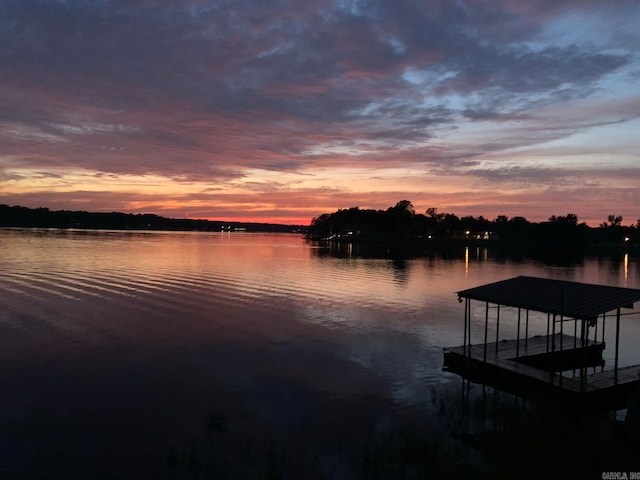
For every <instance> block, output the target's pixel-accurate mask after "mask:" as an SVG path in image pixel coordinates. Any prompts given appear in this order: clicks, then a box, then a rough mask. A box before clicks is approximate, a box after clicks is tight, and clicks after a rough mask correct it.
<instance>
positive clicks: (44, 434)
mask: <svg viewBox="0 0 640 480" xmlns="http://www.w3.org/2000/svg"><path fill="white" fill-rule="evenodd" d="M0 265H1V266H2V275H1V276H0V381H1V385H2V396H1V397H0V406H1V410H0V469H1V470H0V473H4V474H5V476H8V477H14V476H16V477H24V478H55V477H61V478H62V477H66V478H91V477H96V478H141V477H143V478H147V477H148V478H191V477H197V476H198V475H201V474H202V472H208V473H209V474H210V475H212V477H211V478H235V476H236V475H238V476H240V478H264V477H265V475H266V476H268V475H267V474H273V475H272V477H278V476H282V477H286V475H285V473H287V472H299V473H300V478H312V477H315V478H358V477H359V476H360V474H361V473H362V472H365V473H366V472H369V471H370V470H367V469H368V468H369V469H371V468H373V467H371V465H372V464H371V462H370V461H369V460H368V458H369V457H368V456H367V455H369V456H371V455H373V453H371V449H374V450H375V445H376V443H375V442H376V439H377V438H380V435H384V434H385V432H389V431H392V430H393V429H394V428H396V427H397V425H399V424H401V423H403V422H405V423H407V424H414V425H415V424H416V422H419V424H420V425H421V426H422V427H421V428H423V429H426V430H428V431H430V432H431V433H432V434H433V435H434V436H436V437H444V436H446V433H447V422H446V421H445V420H443V419H442V415H441V411H442V405H441V403H442V402H441V401H440V402H439V401H436V397H438V396H439V397H438V398H449V397H447V395H448V394H449V393H447V392H454V391H457V389H458V388H459V386H460V379H459V378H457V377H456V376H454V375H451V374H448V373H445V372H443V371H442V347H443V346H451V345H457V344H460V343H461V341H462V321H463V305H462V304H459V303H458V302H457V301H456V296H455V292H456V291H458V290H462V289H465V288H469V287H472V286H476V285H479V284H482V283H488V282H492V281H496V280H501V279H504V278H508V277H512V276H516V275H533V276H543V277H551V278H557V279H568V280H575V281H581V282H590V283H601V284H607V285H616V286H627V287H632V288H640V268H639V260H638V258H634V257H629V256H625V257H621V258H615V259H586V260H585V261H584V262H582V263H580V264H579V265H576V266H571V267H554V266H548V265H544V264H541V263H536V262H533V261H525V262H522V261H519V262H513V261H509V260H496V259H494V258H492V256H491V254H490V253H489V252H487V251H486V250H484V249H475V248H474V249H472V250H470V251H469V250H466V251H465V250H464V249H461V250H460V251H450V252H447V253H446V254H444V253H443V254H435V253H434V254H433V255H430V256H429V257H425V258H418V259H412V260H406V261H392V260H384V259H364V258H355V257H353V256H352V257H349V255H348V251H347V252H346V254H345V255H343V256H341V258H336V257H335V256H332V255H330V253H329V252H327V251H326V250H325V249H323V248H320V247H318V246H314V245H310V244H308V243H305V242H304V240H303V239H302V238H301V237H300V236H294V235H283V234H276V235H264V234H261V235H257V234H242V233H231V234H229V233H211V234H206V233H155V232H154V233H151V232H149V233H146V232H136V233H129V232H108V231H100V232H91V231H58V230H0ZM480 310H482V312H481V311H480ZM636 310H637V307H636ZM475 314H476V317H477V318H476V319H475V320H474V322H475V325H474V326H473V327H472V330H473V331H474V332H475V334H479V333H480V329H481V325H482V322H483V317H482V315H483V308H482V307H481V306H478V311H476V312H475ZM634 319H635V321H634ZM637 319H638V316H637V315H635V316H630V317H624V319H623V322H622V323H623V329H624V330H623V332H624V334H623V336H622V346H621V348H622V351H623V356H622V364H630V363H640V358H639V357H640V353H638V351H637V350H638V349H637V347H636V345H637V344H638V341H639V340H640V327H638V324H640V322H637ZM545 327H546V323H544V322H543V321H540V322H539V324H538V323H536V320H535V319H533V321H532V326H531V330H532V333H543V330H544V328H545ZM536 329H538V330H536ZM610 330H612V329H610ZM512 333H513V330H511V331H510V328H509V327H507V326H506V325H504V326H503V325H502V324H501V334H504V336H505V337H508V336H509V335H510V334H512ZM608 361H609V363H610V362H611V358H610V357H608ZM372 445H373V446H372ZM363 452H364V453H363ZM465 455H472V454H470V453H468V452H467V453H466V454H465ZM471 460H472V459H471ZM471 460H470V461H471ZM265 472H266V473H265ZM109 475H112V476H109Z"/></svg>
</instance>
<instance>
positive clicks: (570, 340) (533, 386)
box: [444, 276, 640, 408]
mask: <svg viewBox="0 0 640 480" xmlns="http://www.w3.org/2000/svg"><path fill="white" fill-rule="evenodd" d="M458 299H459V301H461V302H462V301H463V300H464V302H465V305H464V307H465V313H464V335H463V336H464V340H463V344H462V345H461V346H457V347H450V348H445V349H444V368H445V369H447V370H450V371H452V372H455V373H458V374H460V375H461V376H463V377H466V378H468V379H471V380H474V381H478V382H481V383H487V384H492V385H494V386H497V387H499V388H502V389H504V390H510V391H513V392H514V393H518V394H522V395H526V396H531V397H549V396H552V397H562V398H566V399H571V400H572V401H584V402H587V403H594V404H598V405H601V406H606V407H608V408H623V407H624V404H625V399H626V397H627V396H628V394H629V393H630V392H631V391H632V390H633V389H634V388H636V387H637V386H638V385H640V365H631V366H623V367H621V366H620V365H619V358H620V355H619V353H620V318H621V316H623V315H626V314H628V313H623V312H622V310H623V309H632V308H633V304H634V303H635V302H636V301H638V300H640V290H636V289H630V288H620V287H610V286H603V285H591V284H585V283H577V282H569V281H562V280H550V279H544V278H535V277H524V276H520V277H515V278H512V279H508V280H503V281H500V282H495V283H490V284H487V285H481V286H479V287H475V288H471V289H468V290H463V291H460V292H458ZM472 301H476V302H483V303H484V305H483V306H484V309H483V310H484V317H485V319H484V328H483V330H481V331H474V332H472V331H471V324H472V309H471V303H472ZM505 307H510V308H508V309H507V308H505ZM501 309H502V313H503V316H504V313H505V310H508V311H509V313H511V314H512V315H510V321H511V322H512V325H513V327H515V331H516V338H515V339H510V340H505V339H500V322H501V321H502V322H504V319H501ZM530 312H541V313H542V314H543V315H544V314H546V334H542V335H536V336H530V335H529V327H530V318H529V317H530V316H529V313H530ZM514 313H515V315H513V314H514ZM631 313H634V314H635V313H638V312H631ZM537 315H538V316H539V315H540V314H539V313H538V314H537ZM514 316H515V318H513V317H514ZM490 317H491V318H490ZM490 320H491V322H492V327H494V328H495V338H491V339H490V338H489V322H490ZM612 322H613V323H614V328H615V330H614V335H613V337H614V339H615V340H614V343H615V345H614V349H615V352H614V361H613V368H609V369H605V362H604V358H603V351H604V349H605V329H607V328H611V327H610V325H609V324H611V323H612ZM475 330H480V329H478V328H477V323H476V328H475ZM472 333H473V335H472ZM492 334H493V332H492ZM563 372H568V373H563Z"/></svg>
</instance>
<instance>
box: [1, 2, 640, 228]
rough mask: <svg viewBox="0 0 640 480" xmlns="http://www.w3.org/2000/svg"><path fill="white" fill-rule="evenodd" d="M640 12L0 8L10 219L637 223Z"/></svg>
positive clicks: (308, 6)
mask: <svg viewBox="0 0 640 480" xmlns="http://www.w3.org/2000/svg"><path fill="white" fill-rule="evenodd" d="M638 25H640V3H638V1H637V0H628V1H627V0H615V1H610V0H603V1H586V0H567V1H563V0H540V1H530V0H439V1H433V0H415V1H412V0H336V1H332V0H281V1H270V0H223V1H214V0H126V1H125V0H3V1H2V2H0V203H6V204H9V205H23V206H27V207H39V206H45V207H48V208H51V209H53V210H59V209H71V210H89V211H122V212H131V213H156V214H159V215H163V216H169V217H178V218H181V217H185V216H188V217H190V218H210V219H223V220H244V221H267V222H279V223H292V224H293V223H297V224H308V223H309V221H310V220H311V218H312V217H314V216H318V215H320V214H322V213H328V212H332V211H334V210H336V209H338V208H349V207H352V206H359V207H360V208H376V209H386V208H387V207H389V206H391V205H394V204H395V203H396V202H397V201H399V200H403V199H408V200H411V201H412V202H413V204H414V206H415V209H416V211H418V212H424V211H425V210H426V209H427V208H429V207H437V208H438V210H439V211H440V212H450V213H455V214H456V215H458V216H465V215H473V216H478V215H484V216H485V217H488V218H490V219H493V218H495V217H496V216H498V215H507V216H509V217H512V216H524V217H526V218H527V219H529V220H532V221H541V220H546V219H547V218H548V217H550V216H551V215H553V214H555V215H565V214H567V213H575V214H577V215H578V218H579V220H580V221H586V222H588V223H590V224H592V225H597V224H598V223H600V222H602V221H604V220H605V219H606V217H607V215H608V214H616V215H622V216H623V224H625V225H627V224H631V223H635V222H636V220H637V219H639V218H640V28H639V27H638Z"/></svg>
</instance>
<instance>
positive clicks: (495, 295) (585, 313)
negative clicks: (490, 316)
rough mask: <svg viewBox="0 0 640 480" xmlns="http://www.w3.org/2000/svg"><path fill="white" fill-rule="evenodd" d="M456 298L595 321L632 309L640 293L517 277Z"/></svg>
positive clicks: (462, 292) (614, 288) (470, 291)
mask: <svg viewBox="0 0 640 480" xmlns="http://www.w3.org/2000/svg"><path fill="white" fill-rule="evenodd" d="M458 297H459V298H468V299H472V300H479V301H485V302H488V303H494V304H498V305H505V306H509V307H517V308H524V309H527V310H532V311H537V312H544V313H551V314H558V315H563V316H564V317H570V318H579V319H584V320H596V319H597V318H598V316H599V315H602V314H604V313H607V312H610V311H612V310H616V309H618V308H633V304H634V302H637V301H639V300H640V290H637V289H633V288H622V287H611V286H606V285H592V284H588V283H579V282H570V281H566V280H552V279H547V278H537V277H526V276H519V277H515V278H510V279H508V280H502V281H499V282H494V283H489V284H486V285H481V286H479V287H474V288H469V289H467V290H462V291H460V292H458Z"/></svg>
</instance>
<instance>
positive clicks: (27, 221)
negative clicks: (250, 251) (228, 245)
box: [0, 204, 306, 232]
mask: <svg viewBox="0 0 640 480" xmlns="http://www.w3.org/2000/svg"><path fill="white" fill-rule="evenodd" d="M0 227H39V228H90V229H105V230H183V231H192V230H197V231H221V230H225V231H234V230H242V231H249V232H291V231H300V230H301V229H304V230H305V231H306V228H305V227H302V226H298V227H296V226H292V225H280V224H273V223H251V222H225V221H219V220H194V219H188V218H166V217H161V216H159V215H154V214H151V213H138V214H132V213H120V212H111V213H102V212H85V211H71V210H57V211H52V210H49V209H48V208H27V207H21V206H9V205H4V204H2V205H0Z"/></svg>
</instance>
